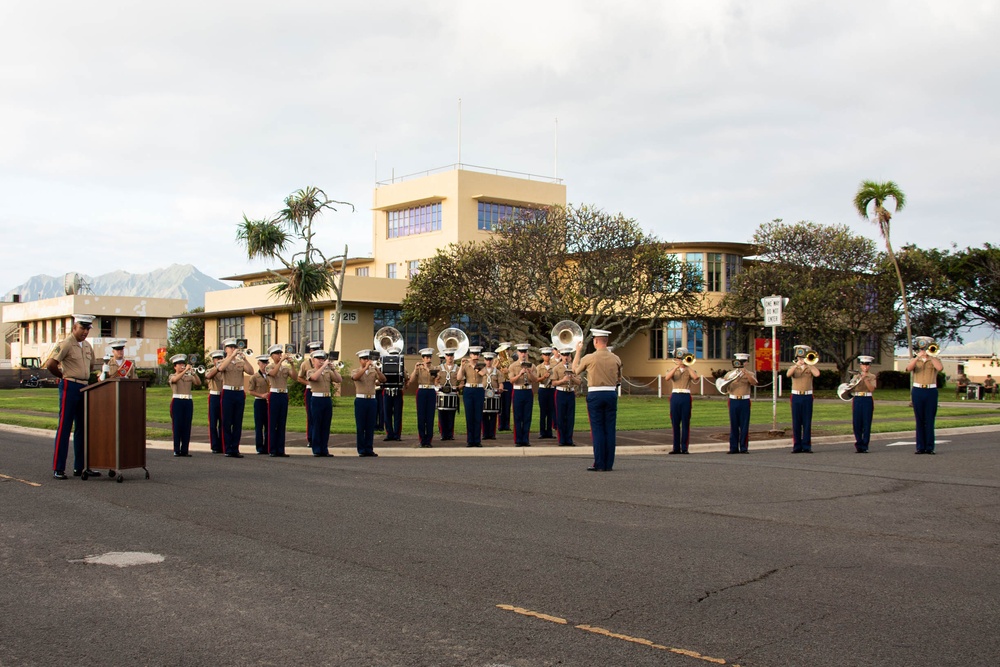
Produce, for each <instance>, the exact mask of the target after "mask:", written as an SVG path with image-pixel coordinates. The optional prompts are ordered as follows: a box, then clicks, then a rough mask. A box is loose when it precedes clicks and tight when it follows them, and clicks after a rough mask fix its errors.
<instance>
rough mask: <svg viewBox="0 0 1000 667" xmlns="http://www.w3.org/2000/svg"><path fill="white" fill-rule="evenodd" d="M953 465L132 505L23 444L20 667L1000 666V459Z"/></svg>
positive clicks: (527, 477) (961, 460)
mask: <svg viewBox="0 0 1000 667" xmlns="http://www.w3.org/2000/svg"><path fill="white" fill-rule="evenodd" d="M903 439H904V440H905V438H903ZM941 439H949V440H950V442H947V443H941V444H940V445H939V454H938V455H937V456H914V455H913V454H912V447H908V446H889V445H892V444H893V443H892V442H891V441H879V442H878V443H877V445H873V453H871V454H868V455H857V454H854V453H853V450H852V449H851V448H850V445H849V444H848V445H847V446H844V445H839V446H838V445H818V446H816V449H817V450H818V451H817V453H815V454H813V455H811V456H810V455H794V456H793V455H791V454H789V453H788V450H787V448H781V449H773V450H759V451H754V452H752V453H751V454H750V455H748V456H729V455H726V454H724V453H721V452H718V453H716V452H709V453H698V454H694V455H691V456H686V457H684V456H665V455H662V454H649V453H645V454H639V455H632V456H619V458H618V460H617V462H616V465H615V471H614V472H610V473H590V472H587V471H585V467H586V465H587V464H588V462H589V459H588V456H587V451H586V450H585V449H582V448H578V449H580V450H581V451H579V452H578V455H576V454H575V455H562V456H552V457H547V456H531V457H525V456H510V457H497V456H493V457H469V458H466V457H440V456H427V457H420V456H413V457H388V456H383V457H379V458H376V459H360V458H357V457H353V456H352V457H348V456H337V457H334V458H331V459H316V458H312V457H305V456H296V457H292V458H289V459H277V460H276V459H270V458H268V457H257V456H253V455H248V456H247V457H246V458H244V459H240V460H233V459H226V458H224V457H220V456H212V455H209V454H204V453H197V454H196V455H195V456H194V457H193V458H189V459H175V458H172V457H171V456H170V453H169V452H168V451H163V450H159V449H150V450H149V451H148V462H149V469H150V472H151V475H152V478H151V479H150V480H148V481H147V480H144V479H143V475H142V471H141V470H139V471H134V470H133V471H126V472H125V476H126V481H125V483H123V484H117V483H114V482H112V481H110V480H108V479H107V478H106V477H101V478H99V479H91V480H87V481H85V482H84V481H81V480H79V479H73V478H71V479H70V480H67V481H55V480H52V479H51V472H50V471H49V470H48V468H49V466H50V461H51V456H52V454H51V439H50V438H48V437H41V436H35V435H28V434H19V433H12V432H9V431H0V475H2V477H0V566H2V569H0V572H2V574H0V577H2V582H3V583H2V586H0V665H4V666H6V665H31V664H37V665H79V664H85V665H91V664H101V665H126V664H127V665H135V664H148V665H213V666H215V665H290V664H308V665H476V666H483V667H485V666H488V665H489V666H501V665H510V666H512V667H524V666H529V665H531V666H533V665H629V666H632V665H639V666H642V665H688V666H691V667H698V666H699V665H710V664H726V665H731V664H738V665H742V666H743V667H751V666H762V665H769V666H777V665H809V666H818V665H838V666H840V665H857V666H863V665H893V666H895V665H936V666H937V665H963V666H967V665H987V664H993V662H994V661H995V659H996V656H997V655H1000V554H998V541H1000V530H998V517H1000V512H998V506H1000V465H998V462H1000V445H998V442H997V434H996V433H995V432H992V433H979V434H963V435H956V436H949V437H948V438H944V437H942V438H941ZM70 457H71V458H72V454H71V455H70ZM110 552H141V553H149V554H155V555H157V556H159V557H162V559H163V560H162V561H161V562H156V563H151V564H141V565H133V566H129V567H116V566H112V565H101V564H88V563H86V562H83V559H85V558H87V557H88V556H96V555H102V554H107V553H110ZM713 661H714V662H713Z"/></svg>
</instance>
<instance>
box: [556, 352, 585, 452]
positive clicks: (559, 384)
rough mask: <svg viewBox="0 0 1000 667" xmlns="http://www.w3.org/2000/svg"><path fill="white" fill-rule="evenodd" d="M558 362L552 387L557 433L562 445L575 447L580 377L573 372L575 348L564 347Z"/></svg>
mask: <svg viewBox="0 0 1000 667" xmlns="http://www.w3.org/2000/svg"><path fill="white" fill-rule="evenodd" d="M560 352H561V357H560V360H559V362H558V363H556V364H555V365H554V366H553V367H552V387H553V390H554V391H555V395H556V399H555V402H556V414H555V418H556V435H557V437H558V438H559V446H560V447H574V446H575V444H576V443H574V442H573V428H574V426H575V423H576V389H577V387H578V386H579V385H580V380H579V378H577V377H576V375H575V374H574V373H573V366H572V362H573V357H572V356H571V355H572V354H573V348H572V347H564V348H563V349H562V350H560Z"/></svg>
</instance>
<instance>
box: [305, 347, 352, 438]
mask: <svg viewBox="0 0 1000 667" xmlns="http://www.w3.org/2000/svg"><path fill="white" fill-rule="evenodd" d="M312 362H313V366H314V368H313V369H312V370H311V371H309V372H308V374H307V377H308V378H309V388H310V389H312V392H311V394H310V398H309V404H310V405H309V413H310V415H311V422H310V424H311V428H312V433H310V435H309V446H310V447H311V448H312V453H313V456H332V454H330V422H331V421H332V420H333V384H334V383H336V384H340V383H341V382H342V381H343V378H341V377H340V373H339V372H338V370H339V368H338V366H340V365H341V364H340V363H339V362H338V363H337V364H336V365H334V362H333V361H332V360H331V359H327V356H326V352H325V351H323V350H316V351H315V352H313V353H312Z"/></svg>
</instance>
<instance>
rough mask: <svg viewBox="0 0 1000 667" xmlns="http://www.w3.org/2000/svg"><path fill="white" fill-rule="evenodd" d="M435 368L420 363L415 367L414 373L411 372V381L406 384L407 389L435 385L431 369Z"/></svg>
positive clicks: (431, 365)
mask: <svg viewBox="0 0 1000 667" xmlns="http://www.w3.org/2000/svg"><path fill="white" fill-rule="evenodd" d="M432 368H434V366H433V364H430V363H426V364H425V363H424V362H420V363H418V364H416V365H415V366H414V367H413V371H411V372H410V380H409V382H407V383H406V386H407V387H412V386H415V385H430V384H434V381H433V378H431V369H432Z"/></svg>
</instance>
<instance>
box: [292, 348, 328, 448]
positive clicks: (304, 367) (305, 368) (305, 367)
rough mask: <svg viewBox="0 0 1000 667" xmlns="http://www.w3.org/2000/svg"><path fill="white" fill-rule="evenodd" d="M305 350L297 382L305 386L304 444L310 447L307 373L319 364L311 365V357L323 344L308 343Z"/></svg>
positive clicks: (303, 395) (309, 407)
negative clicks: (306, 350)
mask: <svg viewBox="0 0 1000 667" xmlns="http://www.w3.org/2000/svg"><path fill="white" fill-rule="evenodd" d="M306 348H307V349H308V350H309V352H308V353H307V354H306V356H305V359H303V360H302V363H301V364H300V365H299V374H298V380H299V382H300V383H301V384H304V385H305V389H304V390H303V392H302V405H303V407H305V410H306V444H308V445H310V446H311V445H312V442H311V441H310V438H311V437H312V412H311V411H312V388H311V387H310V385H309V373H311V372H312V371H313V370H314V369H315V368H317V367H318V366H319V364H313V360H312V355H313V352H315V351H316V350H322V349H323V343H322V342H321V341H318V340H314V341H310V342H309V343H307V344H306Z"/></svg>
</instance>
